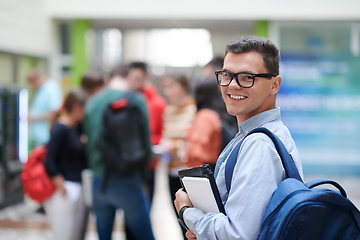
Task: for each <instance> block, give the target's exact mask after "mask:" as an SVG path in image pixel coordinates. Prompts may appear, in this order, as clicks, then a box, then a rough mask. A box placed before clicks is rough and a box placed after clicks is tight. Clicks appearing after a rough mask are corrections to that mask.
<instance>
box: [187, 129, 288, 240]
mask: <svg viewBox="0 0 360 240" xmlns="http://www.w3.org/2000/svg"><path fill="white" fill-rule="evenodd" d="M225 164H226V162H224V164H222V166H221V168H220V171H219V175H218V177H217V183H218V187H219V191H220V192H224V188H225V189H226V185H225V173H224V172H225V170H224V168H225ZM284 175H285V172H284V169H283V167H282V164H281V160H280V157H279V155H278V154H277V152H276V149H275V147H274V145H273V143H272V142H271V140H270V139H269V138H268V137H267V136H265V135H263V134H253V135H251V136H249V137H247V138H246V139H245V140H244V142H243V144H242V146H241V148H240V151H239V154H238V159H237V164H236V165H235V168H234V174H233V178H232V182H231V189H230V192H229V195H228V198H227V201H226V202H225V203H224V205H225V211H226V213H227V215H226V216H225V215H224V214H221V213H217V214H215V213H207V214H205V213H203V212H201V211H200V210H198V209H193V208H190V209H187V210H186V211H185V212H184V220H185V223H186V225H187V226H188V227H189V228H190V229H191V231H193V232H194V233H195V234H196V236H197V239H198V240H215V239H216V240H220V239H221V240H227V239H229V240H230V239H240V240H245V239H249V240H250V239H257V237H258V234H259V232H260V228H261V223H262V219H263V216H264V213H265V211H266V208H267V205H268V203H269V201H270V198H271V196H272V194H273V192H274V191H275V189H276V188H277V186H278V185H279V183H280V182H281V180H282V179H283V177H284ZM225 192H226V190H225ZM223 198H224V197H223V196H222V199H223Z"/></svg>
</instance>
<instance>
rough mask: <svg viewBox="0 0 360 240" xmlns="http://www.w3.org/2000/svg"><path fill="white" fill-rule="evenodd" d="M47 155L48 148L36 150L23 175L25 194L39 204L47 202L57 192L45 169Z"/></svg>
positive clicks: (33, 151) (31, 154)
mask: <svg viewBox="0 0 360 240" xmlns="http://www.w3.org/2000/svg"><path fill="white" fill-rule="evenodd" d="M46 153H47V148H46V146H39V147H36V148H34V149H33V150H32V151H31V152H30V155H29V158H28V161H27V162H26V163H25V164H24V169H23V171H22V173H21V181H22V184H23V188H24V193H25V194H26V195H27V196H28V197H29V198H31V199H33V200H35V201H37V202H39V203H42V202H44V201H45V200H47V199H48V198H49V197H51V195H52V194H53V193H54V192H55V187H54V185H53V183H52V182H51V179H50V177H49V175H48V174H47V172H46V170H45V167H44V161H45V158H46Z"/></svg>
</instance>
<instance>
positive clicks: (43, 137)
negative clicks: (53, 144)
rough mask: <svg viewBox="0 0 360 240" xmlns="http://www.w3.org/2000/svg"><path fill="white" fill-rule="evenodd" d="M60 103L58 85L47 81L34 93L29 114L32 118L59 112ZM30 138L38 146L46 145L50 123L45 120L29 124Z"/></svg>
mask: <svg viewBox="0 0 360 240" xmlns="http://www.w3.org/2000/svg"><path fill="white" fill-rule="evenodd" d="M62 101H63V97H62V91H61V88H60V85H59V84H58V83H57V82H55V81H53V80H47V81H46V82H45V83H44V84H43V85H41V87H40V88H39V89H38V90H37V92H36V93H35V95H34V99H33V101H32V104H31V107H30V112H31V114H32V115H33V116H34V117H39V116H44V115H46V114H48V113H49V112H51V111H58V110H60V107H61V104H62ZM30 138H31V139H32V140H33V141H35V142H37V143H38V144H46V143H47V142H48V141H49V139H50V123H49V122H48V121H46V120H44V121H36V122H33V123H31V126H30Z"/></svg>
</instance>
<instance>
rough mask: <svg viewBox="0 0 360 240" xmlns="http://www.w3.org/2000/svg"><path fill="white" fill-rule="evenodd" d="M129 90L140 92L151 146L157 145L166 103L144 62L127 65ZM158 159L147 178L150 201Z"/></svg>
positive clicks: (153, 161) (160, 136) (152, 164)
mask: <svg viewBox="0 0 360 240" xmlns="http://www.w3.org/2000/svg"><path fill="white" fill-rule="evenodd" d="M127 79H128V84H129V88H130V89H131V90H133V91H139V92H142V93H143V95H144V97H145V100H146V104H147V107H148V111H149V120H150V123H149V124H150V133H151V143H152V145H153V146H154V145H158V144H159V142H160V140H161V138H162V130H163V113H164V109H165V106H166V105H167V102H166V100H165V98H163V97H162V96H161V95H160V94H159V93H158V92H157V89H156V87H155V86H154V85H152V84H151V83H150V75H149V72H148V66H147V64H146V63H145V62H139V61H138V62H132V63H130V64H129V75H128V77H127ZM157 164H158V159H156V158H154V159H152V161H151V162H150V166H149V168H150V171H149V176H148V178H147V179H146V185H147V187H148V190H149V196H150V200H152V198H153V194H154V182H155V177H154V176H155V169H156V166H157Z"/></svg>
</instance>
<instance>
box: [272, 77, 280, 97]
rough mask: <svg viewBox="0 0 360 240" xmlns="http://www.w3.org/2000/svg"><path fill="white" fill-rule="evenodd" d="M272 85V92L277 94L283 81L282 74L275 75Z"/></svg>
mask: <svg viewBox="0 0 360 240" xmlns="http://www.w3.org/2000/svg"><path fill="white" fill-rule="evenodd" d="M272 81H273V82H272V86H271V93H272V94H277V93H278V92H279V90H280V85H281V82H282V79H281V76H280V75H277V76H276V77H273V80H272Z"/></svg>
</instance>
